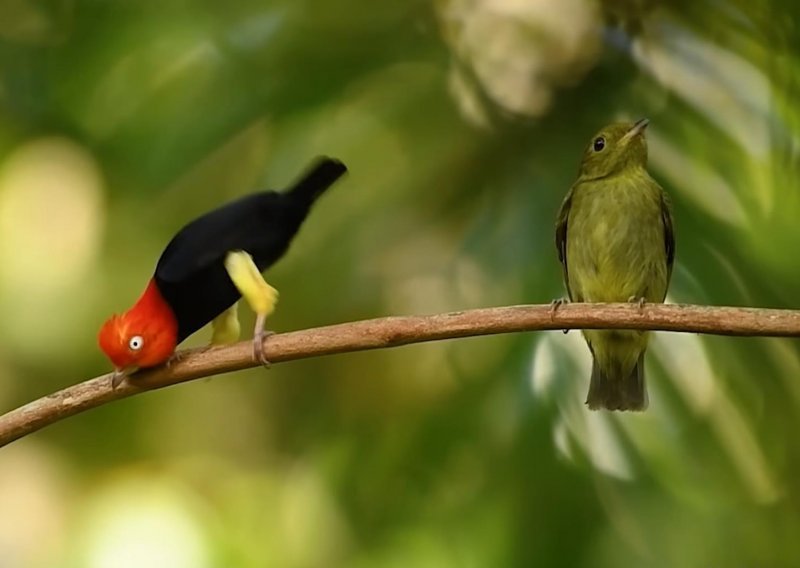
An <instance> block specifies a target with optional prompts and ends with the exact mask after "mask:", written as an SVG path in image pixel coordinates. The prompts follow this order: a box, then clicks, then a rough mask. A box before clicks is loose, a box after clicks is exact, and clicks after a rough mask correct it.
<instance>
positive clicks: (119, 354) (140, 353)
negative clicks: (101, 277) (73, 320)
mask: <svg viewBox="0 0 800 568" xmlns="http://www.w3.org/2000/svg"><path fill="white" fill-rule="evenodd" d="M97 341H98V343H99V344H100V349H102V350H103V352H104V353H105V354H106V356H107V357H108V358H109V359H111V362H112V363H113V364H114V367H116V369H117V370H118V371H121V370H132V369H140V368H144V367H154V366H156V365H160V364H161V363H164V362H165V361H166V360H167V359H169V358H170V356H171V355H172V353H173V352H174V351H175V347H176V345H177V341H178V322H177V321H176V320H175V316H174V314H173V313H172V310H171V309H170V307H169V304H167V302H166V301H165V300H164V298H163V297H162V296H161V293H160V292H159V291H158V287H157V286H156V283H155V281H153V280H151V281H150V283H149V284H148V285H147V288H146V289H145V291H144V293H143V294H142V297H141V298H139V300H138V301H137V302H136V304H135V305H134V306H133V307H132V308H131V309H130V310H128V311H127V312H125V313H124V314H122V315H117V314H114V315H113V316H111V317H110V318H109V319H108V320H107V321H106V323H104V324H103V327H101V328H100V333H99V334H98V336H97Z"/></svg>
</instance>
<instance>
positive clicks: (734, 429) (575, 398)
mask: <svg viewBox="0 0 800 568" xmlns="http://www.w3.org/2000/svg"><path fill="white" fill-rule="evenodd" d="M799 24H800V4H798V3H797V2H794V1H791V0H675V1H671V2H668V1H666V0H663V1H661V0H602V1H600V0H439V1H436V2H423V1H420V0H416V1H414V0H381V1H380V2H368V1H366V0H284V1H256V0H227V1H225V2H217V1H216V0H195V1H188V0H184V1H180V0H164V1H161V2H151V1H145V0H135V1H127V2H113V1H110V0H105V1H101V0H48V1H45V0H0V406H1V407H2V409H10V408H12V407H15V406H17V405H19V404H21V403H24V402H27V401H28V400H31V399H33V398H36V397H39V396H43V395H45V394H47V393H49V392H52V391H54V390H56V389H59V388H62V387H64V386H67V385H69V384H72V383H75V382H78V381H80V380H83V379H86V378H89V377H92V376H95V375H98V374H101V373H104V372H106V371H107V370H108V369H109V366H108V363H107V362H106V361H105V360H104V359H103V357H102V356H101V354H100V353H99V351H98V349H97V347H96V342H95V335H96V331H97V329H98V327H99V325H100V324H101V322H102V321H103V320H104V319H105V317H107V316H108V315H109V314H110V313H112V312H113V311H120V310H122V309H125V308H127V307H128V306H129V305H130V304H131V303H132V302H133V301H134V300H135V299H136V297H137V296H138V294H139V293H140V292H141V290H142V288H143V286H144V284H145V282H146V281H147V279H148V278H149V276H150V274H151V271H152V269H153V266H154V263H155V260H156V259H157V257H158V255H159V253H160V251H161V250H162V248H163V246H164V245H165V243H166V242H167V241H168V239H169V238H170V236H171V235H172V234H173V233H174V232H175V231H176V230H177V229H178V228H179V227H181V226H182V225H183V224H184V223H185V222H186V221H188V220H190V219H192V218H193V217H195V216H196V215H198V214H200V213H202V212H204V211H206V210H208V209H210V208H212V207H214V206H216V205H218V204H220V203H222V202H224V201H226V200H229V199H231V198H234V197H236V196H239V195H242V194H244V193H247V192H249V191H252V190H253V189H254V188H262V187H273V188H281V187H284V186H285V185H286V184H287V183H289V182H290V181H291V180H292V178H293V177H294V176H295V175H296V174H297V173H298V172H299V171H300V170H302V169H303V168H304V167H305V166H306V165H307V163H308V162H309V161H310V160H311V159H312V158H313V157H314V156H316V155H318V154H328V155H332V156H336V157H339V158H341V159H342V160H344V161H345V162H346V163H347V164H348V166H349V168H350V174H349V176H348V177H347V179H346V180H345V181H343V182H341V183H339V184H337V185H336V186H335V187H334V189H333V190H332V191H331V192H330V193H328V194H326V195H325V197H324V198H323V199H322V200H320V202H319V203H318V204H317V207H316V208H315V210H314V211H313V212H312V215H311V216H310V218H309V220H308V222H307V224H306V225H305V226H304V228H303V230H302V231H301V233H300V235H299V237H298V238H297V240H296V241H295V243H294V245H293V247H292V249H291V251H290V254H289V255H288V256H287V257H286V258H284V259H283V260H282V261H281V262H280V263H279V264H278V265H277V266H275V268H274V269H273V270H271V271H270V273H269V280H270V282H271V283H273V284H274V285H275V286H276V287H277V288H278V289H280V290H282V292H283V293H282V296H281V302H280V304H279V309H278V311H277V313H276V315H275V316H274V318H273V320H272V323H271V327H272V328H273V329H275V330H278V331H284V330H292V329H300V328H305V327H311V326H317V325H324V324H329V323H335V322H342V321H348V320H354V319H360V318H367V317H377V316H382V315H388V314H420V313H435V312H441V311H447V310H452V309H463V308H471V307H483V306H492V305H507V304H516V303H542V302H549V301H550V300H551V299H552V298H554V297H559V296H561V295H562V294H563V292H562V287H561V282H560V278H561V271H560V268H559V266H558V263H557V261H556V258H555V250H554V246H553V224H554V218H555V215H556V211H557V209H558V206H559V204H560V202H561V199H562V197H563V195H564V193H565V192H566V190H567V188H568V187H569V185H570V184H571V182H572V181H573V179H574V177H575V175H576V170H577V166H578V160H579V158H580V155H581V152H582V150H583V148H584V146H585V144H586V143H587V142H588V141H589V140H590V139H591V136H592V134H593V133H594V132H595V131H596V130H597V129H599V127H601V126H602V125H604V124H605V123H608V122H610V121H613V120H617V119H630V118H638V117H642V116H646V117H649V118H650V119H651V121H652V125H651V128H650V129H649V131H648V137H649V144H650V168H651V171H652V173H653V175H654V176H655V177H656V178H657V179H658V180H659V181H660V182H661V183H662V184H663V185H664V187H665V188H666V189H667V190H668V192H669V193H670V194H671V196H672V199H673V202H674V207H675V218H676V232H677V239H678V249H677V250H678V255H677V265H676V270H675V274H674V278H673V285H672V288H671V294H670V298H669V299H670V300H671V301H678V302H693V303H704V304H706V303H707V304H731V305H748V306H771V307H796V306H797V305H798V304H800V286H798V284H799V283H800V261H798V257H797V247H798V237H799V236H800V228H798V223H799V222H800V221H798V219H800V179H799V176H798V165H799V164H798V161H799V159H798V156H800V112H799V111H798V106H799V105H800V80H799V77H800V75H799V73H800V59H799V58H800V27H798V25H799ZM242 311H243V314H242V315H243V318H244V322H245V324H246V326H247V328H249V324H250V322H252V316H251V315H250V314H249V313H247V311H246V310H242ZM207 338H208V333H207V332H201V333H199V334H198V335H197V336H196V337H194V338H192V339H191V340H190V341H189V342H188V343H189V344H190V345H199V344H202V343H203V342H205V341H206V340H207ZM799 355H800V353H799V351H798V344H797V342H795V341H788V340H777V339H747V338H716V337H700V336H695V335H682V334H666V333H660V334H657V335H656V337H655V338H654V341H653V344H652V348H651V349H650V353H649V358H648V362H647V372H648V374H649V384H650V394H651V407H650V410H649V411H648V412H647V413H645V414H642V415H609V414H603V413H589V412H588V411H587V410H586V409H585V408H584V406H583V404H582V403H583V400H584V397H585V393H586V388H587V383H588V376H589V356H588V352H587V350H586V348H585V346H584V345H583V344H582V342H581V339H580V336H579V334H577V333H570V334H569V335H566V336H564V335H562V334H561V333H558V332H553V333H531V334H516V335H509V336H502V337H489V338H481V339H467V340H459V341H449V342H439V343H434V344H428V345H420V346H414V347H407V348H402V349H396V350H384V351H378V352H370V353H357V354H350V355H340V356H335V357H327V358H320V359H314V360H307V361H300V362H294V363H290V364H282V365H277V366H275V367H274V368H273V369H272V370H271V371H270V372H266V371H263V370H254V371H250V372H241V373H236V374H232V375H228V376H224V377H218V378H215V379H211V380H203V381H197V382H194V383H191V384H187V385H184V386H180V387H176V388H170V389H166V390H163V391H158V392H154V393H148V394H144V395H141V396H137V397H134V398H132V399H130V400H125V401H122V402H118V403H114V404H110V405H107V406H105V407H102V408H99V409H97V410H93V411H91V412H88V413H86V414H82V415H80V416H77V417H74V418H71V419H69V420H67V421H64V422H61V423H58V424H56V425H54V426H52V427H50V428H48V429H46V430H44V431H42V432H39V433H37V434H35V435H32V436H30V437H28V438H25V439H23V440H20V441H18V442H16V443H14V444H12V445H11V446H9V447H7V448H3V449H2V450H0V567H3V568H6V567H10V568H17V567H34V568H37V567H42V568H44V567H47V568H50V567H57V568H58V567H70V568H72V567H75V568H78V567H86V568H100V567H103V568H105V567H113V568H128V567H141V566H148V567H152V568H162V567H163V568H184V567H185V568H205V567H229V566H230V567H233V566H236V567H239V566H241V567H297V568H304V567H351V566H352V567H356V568H367V567H370V568H372V567H378V568H380V567H397V566H415V567H421V568H427V567H432V568H439V567H470V568H471V567H480V568H483V567H506V566H508V567H523V566H524V567H527V566H586V567H618V566H653V567H676V566H680V567H706V568H707V567H711V566H737V567H756V566H757V567H764V566H769V567H781V566H787V567H789V566H798V565H799V564H800V539H798V538H797V535H798V534H800V481H799V479H800V442H799V441H798V432H800V413H799V412H798V410H800V356H799Z"/></svg>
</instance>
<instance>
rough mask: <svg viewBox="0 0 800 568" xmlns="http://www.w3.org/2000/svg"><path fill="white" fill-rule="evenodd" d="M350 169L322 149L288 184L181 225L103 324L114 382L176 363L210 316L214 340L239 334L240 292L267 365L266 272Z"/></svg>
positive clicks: (102, 342) (269, 293)
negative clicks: (137, 290) (146, 276)
mask: <svg viewBox="0 0 800 568" xmlns="http://www.w3.org/2000/svg"><path fill="white" fill-rule="evenodd" d="M346 171H347V167H346V166H345V165H344V164H343V163H342V162H340V161H339V160H336V159H333V158H328V157H319V158H317V159H316V160H315V161H314V162H313V163H312V165H311V166H310V167H309V168H308V169H307V170H306V171H305V172H304V173H303V174H302V175H301V176H300V177H299V179H298V180H296V181H295V182H294V183H293V184H292V185H291V186H290V187H289V188H288V190H286V191H284V192H276V191H269V190H268V191H259V192H255V193H251V194H248V195H246V196H244V197H241V198H239V199H236V200H234V201H231V202H229V203H227V204H224V205H222V206H220V207H219V208H217V209H214V210H212V211H210V212H208V213H206V214H204V215H202V216H201V217H198V218H197V219H195V220H193V221H191V222H190V223H188V224H187V225H186V226H184V227H183V228H182V229H181V230H180V231H178V232H177V234H175V236H174V237H173V238H172V240H171V241H170V242H169V243H168V244H167V246H166V248H165V249H164V251H163V252H162V254H161V257H160V258H159V260H158V262H157V264H156V267H155V272H154V274H153V276H152V278H151V279H150V280H149V281H148V283H147V286H146V287H145V290H144V292H143V293H142V294H141V296H140V297H139V299H138V300H137V301H136V303H135V304H134V305H133V307H131V308H130V309H129V310H127V311H126V312H124V313H122V314H114V315H112V316H111V317H109V318H108V319H107V320H106V321H105V323H103V325H102V326H101V328H100V331H99V333H98V344H99V346H100V349H101V350H102V351H103V352H104V353H105V355H106V356H107V357H108V359H109V360H110V361H111V363H112V364H113V365H114V373H113V375H112V387H114V388H116V387H117V386H118V385H119V383H121V382H122V380H123V379H124V378H125V377H127V376H129V375H130V374H132V373H134V372H136V371H137V370H140V369H144V368H150V367H155V366H158V365H161V364H164V363H167V364H171V362H172V361H173V360H174V358H177V357H178V356H177V355H176V354H175V349H176V347H177V345H178V344H180V343H181V342H182V341H183V340H184V339H186V338H187V337H189V336H190V335H192V334H193V333H194V332H196V331H197V330H199V329H200V328H202V327H203V326H205V325H206V324H208V323H209V322H210V323H212V326H213V335H212V339H211V341H212V343H230V342H233V341H236V340H238V338H239V333H240V326H239V320H238V315H237V313H238V311H237V302H238V301H239V299H240V298H241V297H244V298H245V300H246V302H247V303H248V304H249V305H250V307H251V309H252V310H253V311H254V312H255V313H256V323H255V329H254V333H253V355H254V358H255V360H257V361H259V362H261V363H262V364H264V365H265V366H269V361H268V360H267V358H266V356H265V354H264V346H263V339H264V337H265V336H266V335H267V334H268V333H270V332H267V331H265V329H264V324H265V321H266V318H267V317H268V316H269V315H270V314H271V313H272V312H273V311H274V309H275V305H276V303H277V300H278V291H277V290H276V289H275V288H273V287H272V286H270V285H269V284H268V283H267V282H266V281H265V280H264V278H263V276H262V274H261V273H262V272H263V271H264V270H266V269H267V268H269V267H270V266H272V265H273V264H274V263H275V262H276V261H277V260H278V259H280V258H281V257H282V256H283V255H284V253H286V251H287V249H288V248H289V245H290V243H291V242H292V239H293V238H294V236H295V234H296V233H297V231H298V230H299V229H300V226H301V225H302V223H303V221H304V220H305V218H306V216H307V215H308V213H309V211H310V209H311V206H312V205H313V204H314V202H315V201H316V200H317V199H318V198H319V197H320V196H321V195H322V194H323V193H324V192H325V191H326V190H327V189H328V188H329V187H330V186H332V185H333V184H334V183H335V182H336V181H337V180H338V179H339V178H340V177H341V176H342V175H344V174H345V172H346Z"/></svg>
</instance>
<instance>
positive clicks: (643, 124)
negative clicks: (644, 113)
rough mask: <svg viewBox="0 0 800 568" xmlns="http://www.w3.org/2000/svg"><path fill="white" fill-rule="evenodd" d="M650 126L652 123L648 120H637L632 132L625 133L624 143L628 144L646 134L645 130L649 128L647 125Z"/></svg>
mask: <svg viewBox="0 0 800 568" xmlns="http://www.w3.org/2000/svg"><path fill="white" fill-rule="evenodd" d="M648 124H650V121H649V120H648V119H646V118H642V119H641V120H637V121H636V122H634V123H633V126H632V127H631V129H630V130H628V131H627V132H626V133H625V136H623V137H622V141H623V142H627V141H628V140H631V139H632V138H635V137H636V136H638V135H639V134H642V133H643V132H644V129H645V128H647V125H648Z"/></svg>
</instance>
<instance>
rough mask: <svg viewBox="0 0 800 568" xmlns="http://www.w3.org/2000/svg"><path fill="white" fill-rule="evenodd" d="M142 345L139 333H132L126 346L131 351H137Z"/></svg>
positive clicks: (142, 340) (142, 341)
mask: <svg viewBox="0 0 800 568" xmlns="http://www.w3.org/2000/svg"><path fill="white" fill-rule="evenodd" d="M143 345H144V339H142V336H141V335H134V336H133V337H131V339H130V341H128V347H130V348H131V351H139V349H141V348H142V346H143Z"/></svg>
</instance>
